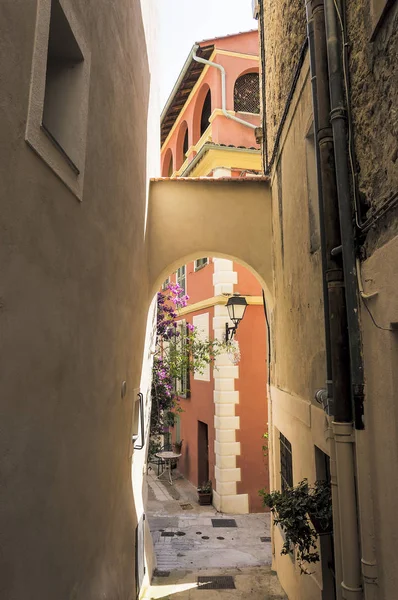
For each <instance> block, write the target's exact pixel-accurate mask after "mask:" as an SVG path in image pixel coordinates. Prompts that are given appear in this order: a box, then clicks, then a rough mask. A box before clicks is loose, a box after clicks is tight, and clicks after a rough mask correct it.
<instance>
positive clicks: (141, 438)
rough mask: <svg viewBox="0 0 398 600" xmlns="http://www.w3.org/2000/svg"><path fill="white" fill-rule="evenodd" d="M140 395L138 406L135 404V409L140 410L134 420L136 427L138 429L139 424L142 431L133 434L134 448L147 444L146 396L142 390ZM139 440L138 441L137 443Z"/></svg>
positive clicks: (139, 448) (138, 448)
mask: <svg viewBox="0 0 398 600" xmlns="http://www.w3.org/2000/svg"><path fill="white" fill-rule="evenodd" d="M137 396H138V400H137V401H136V406H135V411H137V410H138V414H137V413H135V414H137V417H138V418H137V419H136V418H134V422H135V423H136V426H135V427H134V429H138V426H139V427H140V431H139V432H138V433H135V434H133V437H132V438H131V441H132V442H133V446H134V450H142V449H143V447H144V446H145V439H144V434H145V433H144V396H143V394H141V392H140V393H139V394H137ZM137 442H138V443H137Z"/></svg>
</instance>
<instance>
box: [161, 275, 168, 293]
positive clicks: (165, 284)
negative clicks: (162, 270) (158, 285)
mask: <svg viewBox="0 0 398 600" xmlns="http://www.w3.org/2000/svg"><path fill="white" fill-rule="evenodd" d="M169 283H170V277H168V278H167V279H165V280H164V281H163V283H162V290H163V291H164V290H166V289H167V286H168V285H169Z"/></svg>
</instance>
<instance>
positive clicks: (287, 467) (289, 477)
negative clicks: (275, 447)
mask: <svg viewBox="0 0 398 600" xmlns="http://www.w3.org/2000/svg"><path fill="white" fill-rule="evenodd" d="M279 444H280V458H281V487H282V492H284V491H285V490H286V488H288V487H292V486H293V463H292V445H291V443H290V442H289V440H288V439H287V438H285V436H284V435H283V434H282V433H280V434H279Z"/></svg>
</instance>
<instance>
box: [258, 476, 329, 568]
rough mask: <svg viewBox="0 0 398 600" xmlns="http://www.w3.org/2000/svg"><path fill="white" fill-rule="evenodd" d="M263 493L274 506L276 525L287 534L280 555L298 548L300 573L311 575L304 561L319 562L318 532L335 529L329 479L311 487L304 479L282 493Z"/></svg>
mask: <svg viewBox="0 0 398 600" xmlns="http://www.w3.org/2000/svg"><path fill="white" fill-rule="evenodd" d="M260 495H261V496H263V502H264V505H265V506H269V508H270V509H271V512H272V515H273V522H274V525H279V526H280V527H281V529H282V532H283V534H284V544H283V546H282V550H281V554H290V553H292V551H293V550H294V549H295V550H296V555H297V560H298V564H299V567H300V570H301V573H305V574H310V573H309V571H308V570H307V569H306V568H305V567H304V566H303V564H304V563H316V562H318V561H319V551H318V543H317V542H318V535H322V534H327V533H331V532H332V530H333V520H332V497H331V488H330V482H328V481H316V482H315V483H314V485H312V486H310V485H309V484H308V481H307V479H304V480H303V481H300V483H299V484H298V485H296V486H295V487H288V488H286V489H285V490H283V491H282V492H271V493H270V494H268V493H267V492H266V491H265V490H261V491H260Z"/></svg>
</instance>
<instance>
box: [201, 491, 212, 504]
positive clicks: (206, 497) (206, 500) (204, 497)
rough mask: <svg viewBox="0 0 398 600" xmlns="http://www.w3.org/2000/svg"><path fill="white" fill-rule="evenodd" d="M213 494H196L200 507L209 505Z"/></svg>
mask: <svg viewBox="0 0 398 600" xmlns="http://www.w3.org/2000/svg"><path fill="white" fill-rule="evenodd" d="M212 496H213V493H212V492H198V500H199V504H200V505H201V506H206V505H209V504H211V500H212Z"/></svg>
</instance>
